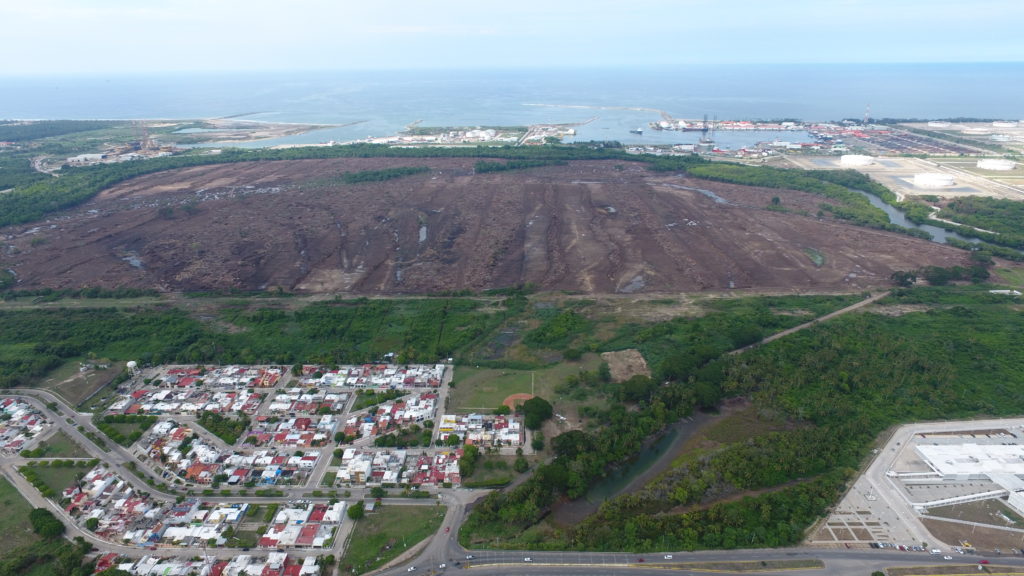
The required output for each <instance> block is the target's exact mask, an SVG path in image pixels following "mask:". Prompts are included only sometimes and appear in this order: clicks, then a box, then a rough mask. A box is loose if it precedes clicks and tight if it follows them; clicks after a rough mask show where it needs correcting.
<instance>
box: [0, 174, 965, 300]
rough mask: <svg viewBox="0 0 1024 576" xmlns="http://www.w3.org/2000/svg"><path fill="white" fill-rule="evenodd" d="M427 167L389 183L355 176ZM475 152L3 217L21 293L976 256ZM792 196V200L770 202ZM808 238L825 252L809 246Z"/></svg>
mask: <svg viewBox="0 0 1024 576" xmlns="http://www.w3.org/2000/svg"><path fill="white" fill-rule="evenodd" d="M424 166H425V167H428V168H429V169H430V170H429V171H428V172H425V173H418V174H415V175H411V176H406V177H403V178H397V179H392V180H387V181H383V182H369V183H360V184H343V183H340V175H341V174H344V173H346V172H360V171H368V170H381V169H386V168H396V167H424ZM473 166H474V160H473V159H468V158H446V159H445V158H432V159H427V158H422V159H415V158H406V159H388V158H350V159H329V160H295V161H275V162H259V163H237V164H227V165H219V166H202V167H193V168H187V169H181V170H174V171H168V172H163V173H158V174H151V175H147V176H141V177H138V178H135V179H132V180H130V181H128V182H125V183H122V184H119V185H117V186H115V187H113V188H111V189H108V190H106V191H104V192H103V193H101V194H100V195H99V196H97V197H96V198H94V199H93V200H91V201H89V202H87V203H85V204H83V205H82V206H80V207H78V208H75V209H72V210H70V211H68V212H66V213H63V214H61V215H59V216H57V217H55V218H53V219H52V220H51V222H52V224H53V226H52V227H49V226H48V227H46V228H42V227H36V226H29V225H26V226H19V227H8V228H5V229H3V230H0V236H3V237H4V238H5V240H4V242H5V244H6V245H7V246H8V249H7V250H5V251H4V255H3V256H0V266H3V267H4V268H5V269H11V270H13V271H14V272H15V273H16V274H17V277H18V278H19V287H20V288H38V287H53V288H64V287H78V286H97V287H108V288H113V287H115V286H125V287H147V288H157V289H160V290H169V291H175V290H185V291H187V290H208V289H230V288H236V289H242V290H267V289H272V288H274V287H282V288H285V289H288V290H294V291H299V292H350V293H391V294H397V293H404V294H409V293H421V294H422V293H436V292H442V291H449V290H464V289H469V290H481V289H486V288H496V287H507V286H512V285H516V284H522V283H532V284H533V285H535V286H537V287H538V288H540V289H542V290H556V291H557V290H567V291H577V292H584V293H643V292H675V293H678V292H681V291H701V290H714V289H744V288H756V289H802V290H807V289H812V290H813V289H829V288H830V289H840V288H841V289H850V290H855V289H860V288H863V287H869V286H878V285H881V284H887V283H888V279H889V276H890V274H891V273H892V272H893V271H894V270H902V269H907V268H912V267H918V266H921V265H925V264H931V265H937V266H950V265H954V264H963V263H964V262H965V255H964V254H963V252H961V251H958V250H955V249H951V248H947V247H943V246H938V245H935V244H932V243H929V242H926V241H923V240H920V239H916V238H909V237H906V236H902V235H898V234H893V233H889V232H882V231H876V230H868V229H864V228H859V227H855V226H850V225H847V224H842V223H839V222H835V221H832V220H829V219H828V218H825V217H823V218H817V217H815V216H814V215H815V214H816V213H817V212H818V207H819V205H820V204H821V203H823V202H826V200H824V199H823V198H821V197H820V196H814V195H812V194H808V193H803V192H795V191H780V190H777V189H764V188H757V187H750V186H738V185H732V184H723V183H714V182H707V181H702V180H696V179H691V178H685V177H681V176H679V175H675V174H665V173H655V172H651V171H649V170H647V169H646V167H644V166H643V165H640V164H629V163H627V164H626V165H623V164H622V163H621V162H612V161H577V162H571V163H569V164H567V165H565V166H547V167H541V168H533V169H529V170H516V171H507V172H490V173H483V174H477V173H475V171H474V169H473ZM709 193H710V195H709ZM776 196H781V197H782V203H783V205H784V206H786V207H787V209H789V210H791V212H788V213H784V212H779V211H768V210H766V207H767V206H768V205H769V203H770V202H771V199H772V198H773V197H776ZM810 249H813V250H814V251H815V253H817V254H820V255H821V257H822V259H821V261H820V262H818V263H816V262H815V261H813V260H812V259H811V258H808V255H807V254H808V250H810Z"/></svg>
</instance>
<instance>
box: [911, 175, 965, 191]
mask: <svg viewBox="0 0 1024 576" xmlns="http://www.w3.org/2000/svg"><path fill="white" fill-rule="evenodd" d="M954 184H956V182H955V181H954V180H953V176H952V175H950V174H944V173H942V172H922V173H920V174H914V187H915V188H927V189H929V190H930V189H934V188H948V187H949V186H953V185H954Z"/></svg>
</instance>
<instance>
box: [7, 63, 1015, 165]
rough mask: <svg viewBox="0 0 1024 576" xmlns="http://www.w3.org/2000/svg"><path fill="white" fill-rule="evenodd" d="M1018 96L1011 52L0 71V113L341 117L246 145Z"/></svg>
mask: <svg viewBox="0 0 1024 576" xmlns="http://www.w3.org/2000/svg"><path fill="white" fill-rule="evenodd" d="M1022 95H1024V63H980V64H978V63H975V64H971V63H957V64H841V65H821V64H813V65H810V64H808V65H759V66H753V65H742V66H741V65H732V66H710V65H708V66H699V65H691V66H680V67H671V68H669V67H666V68H609V69H544V70H528V69H516V70H435V71H425V70H416V71H386V72H384V71H381V72H268V73H251V72H247V73H227V74H211V73H196V74H184V73H174V74H161V75H125V76H90V75H88V74H82V75H75V76H34V77H0V118H9V119H97V118H102V119H136V118H147V119H154V118H167V119H191V118H215V117H225V116H237V117H239V118H243V119H248V120H260V121H267V122H296V123H315V124H331V125H338V126H342V125H344V126H342V127H333V128H326V129H323V130H317V131H313V132H310V133H307V134H302V135H298V136H292V137H287V138H281V139H276V140H273V141H264V142H262V143H260V144H258V145H267V144H278V143H296V144H300V143H316V142H324V141H328V140H335V141H349V140H354V139H360V138H366V137H370V136H373V137H377V136H387V135H391V134H395V133H396V132H398V131H399V130H401V129H402V128H404V127H405V126H406V125H408V124H411V123H413V122H417V121H419V122H421V126H523V125H528V124H541V123H550V124H565V123H584V122H587V121H588V120H589V123H586V124H585V125H582V126H580V127H578V128H577V131H578V136H577V139H579V140H618V141H620V142H624V143H645V142H658V143H672V142H688V141H690V140H692V139H693V138H691V137H690V136H689V135H684V134H683V133H670V132H668V133H660V134H657V133H653V132H651V131H649V130H648V131H646V132H645V133H644V134H643V135H635V134H630V133H629V130H631V129H635V128H638V127H646V126H647V123H649V122H652V121H658V120H661V112H662V111H663V112H665V113H667V114H669V115H671V116H672V117H674V118H689V119H697V118H703V117H704V116H705V115H707V116H708V117H709V118H716V117H717V118H718V119H722V120H725V119H729V120H759V119H760V120H775V119H800V120H805V121H830V120H840V119H843V118H862V117H863V116H864V115H865V113H866V112H868V110H867V109H868V107H869V106H870V112H869V114H870V116H872V117H875V118H885V117H888V118H922V119H933V118H953V117H975V118H992V119H1009V120H1018V119H1021V118H1022V117H1024V98H1022ZM723 135H724V134H720V136H723ZM754 137H755V138H758V139H762V140H763V139H768V140H770V139H772V138H774V137H775V135H772V136H770V137H767V138H766V137H764V135H754ZM743 138H749V137H743ZM794 139H796V138H794Z"/></svg>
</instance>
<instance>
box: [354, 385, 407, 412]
mask: <svg viewBox="0 0 1024 576" xmlns="http://www.w3.org/2000/svg"><path fill="white" fill-rule="evenodd" d="M406 394H407V392H405V391H403V390H385V391H383V392H376V391H374V390H356V401H355V403H354V404H353V405H352V411H353V412H355V411H357V410H362V409H363V408H369V407H370V406H376V405H377V404H381V403H384V402H388V401H390V400H396V399H398V398H401V397H402V396H405V395H406Z"/></svg>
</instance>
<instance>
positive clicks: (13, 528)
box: [0, 477, 39, 556]
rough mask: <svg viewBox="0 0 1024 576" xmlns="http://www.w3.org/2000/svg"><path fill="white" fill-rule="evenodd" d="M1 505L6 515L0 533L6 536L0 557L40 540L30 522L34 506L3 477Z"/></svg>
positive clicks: (1, 519) (0, 543)
mask: <svg viewBox="0 0 1024 576" xmlns="http://www.w3.org/2000/svg"><path fill="white" fill-rule="evenodd" d="M0 505H3V510H4V513H3V514H0V533H2V534H3V535H4V537H3V539H2V540H0V556H4V555H5V554H6V553H7V552H10V551H11V550H14V549H15V548H17V547H19V546H25V545H27V544H32V543H33V542H36V541H37V540H39V537H37V536H36V535H35V533H33V532H32V526H31V524H29V522H28V513H29V512H31V511H32V505H31V504H29V503H28V501H27V500H25V499H24V498H22V496H21V494H19V493H18V490H17V488H15V487H14V485H13V484H11V483H10V482H8V481H7V479H6V478H3V477H0Z"/></svg>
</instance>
